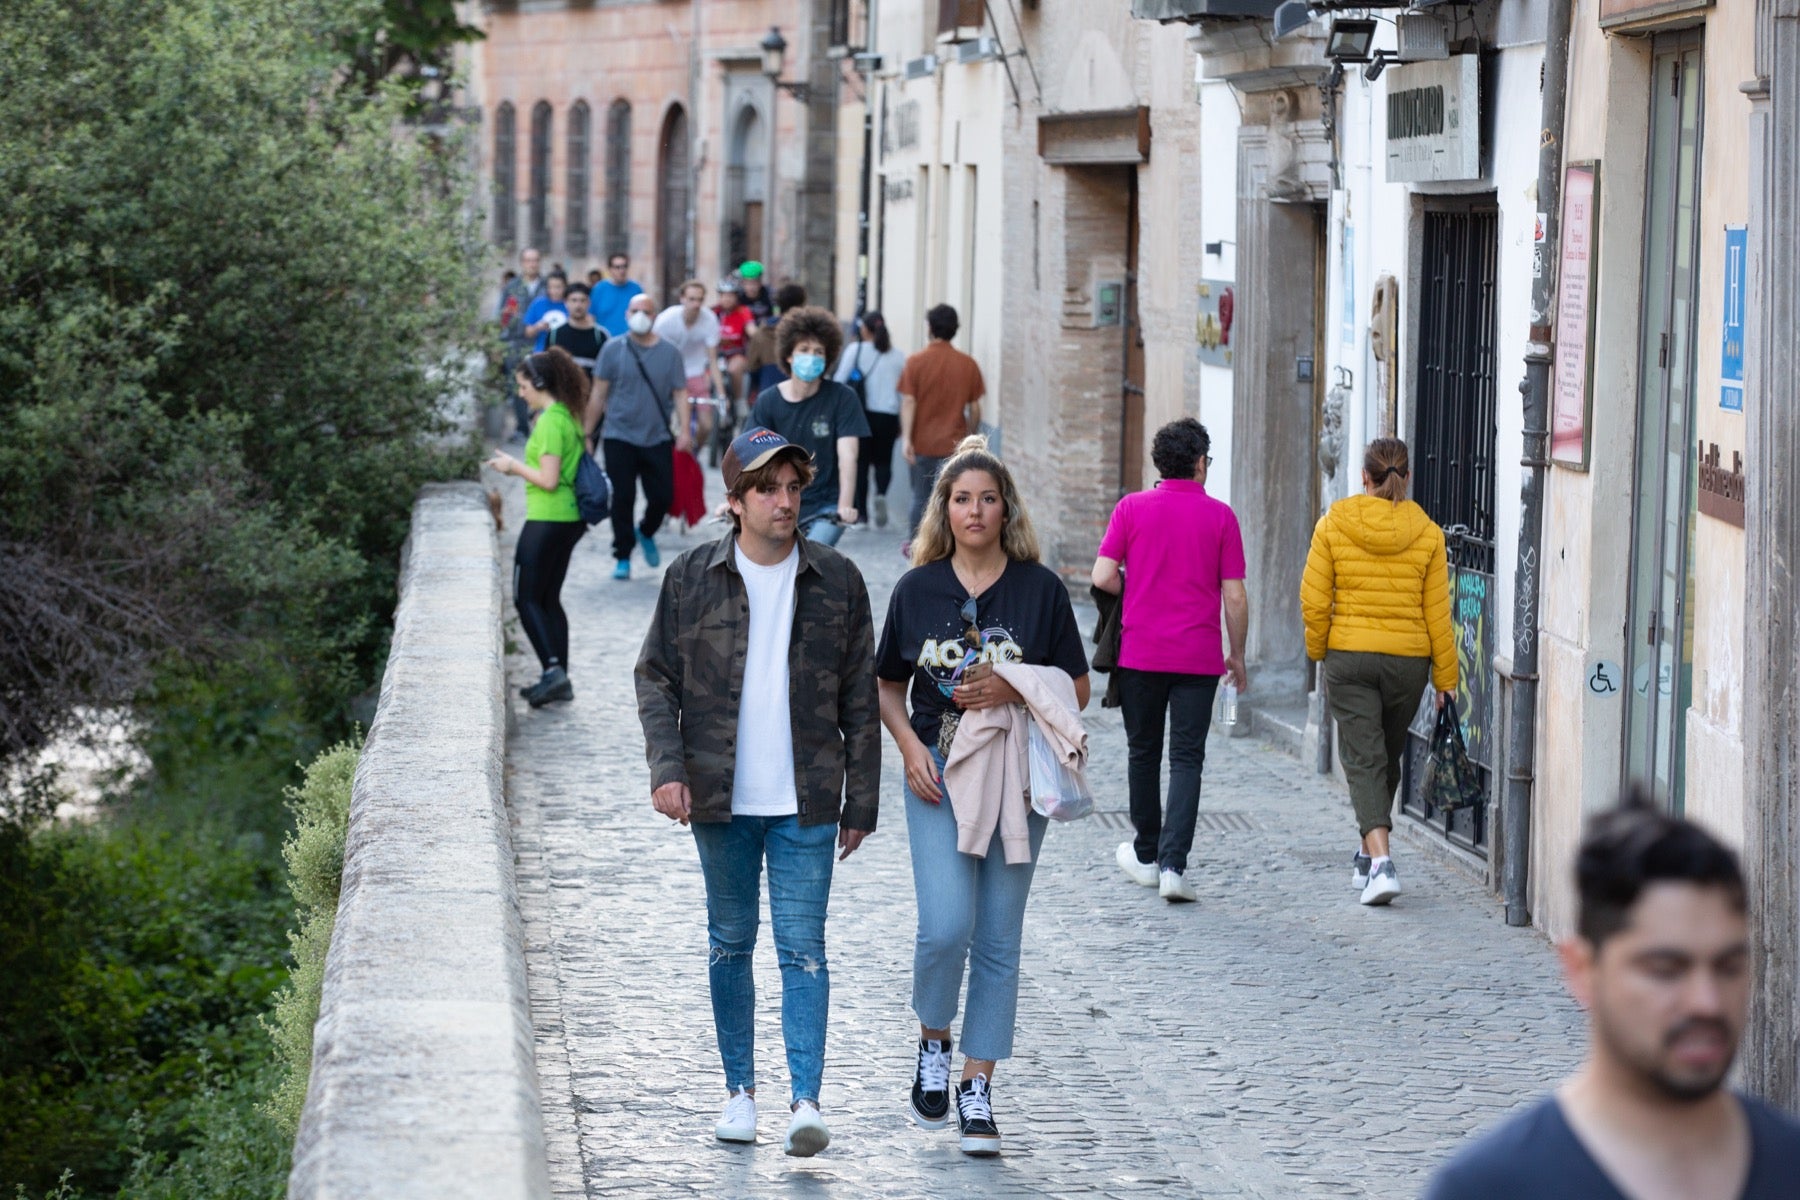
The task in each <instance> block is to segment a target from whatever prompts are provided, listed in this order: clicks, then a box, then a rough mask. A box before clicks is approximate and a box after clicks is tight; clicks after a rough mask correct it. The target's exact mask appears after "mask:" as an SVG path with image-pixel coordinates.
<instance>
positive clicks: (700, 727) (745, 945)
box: [637, 428, 881, 1156]
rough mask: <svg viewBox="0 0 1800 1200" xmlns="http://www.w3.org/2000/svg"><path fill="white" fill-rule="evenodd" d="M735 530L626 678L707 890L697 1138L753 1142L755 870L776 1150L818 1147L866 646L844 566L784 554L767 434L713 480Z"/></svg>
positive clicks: (796, 470)
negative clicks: (719, 1064)
mask: <svg viewBox="0 0 1800 1200" xmlns="http://www.w3.org/2000/svg"><path fill="white" fill-rule="evenodd" d="M720 468H721V472H722V474H723V475H724V477H725V487H726V489H727V493H728V495H727V500H728V503H729V505H730V508H731V518H732V524H733V526H734V532H733V533H732V534H731V535H729V536H727V537H724V538H721V539H720V540H719V541H717V542H714V543H712V544H710V545H706V546H700V547H697V548H696V549H693V550H690V551H688V552H687V553H686V554H684V555H682V556H681V557H680V558H679V559H678V560H676V562H675V563H674V564H673V565H672V566H670V568H669V569H668V571H667V573H665V574H664V576H663V582H662V595H661V597H660V598H659V600H658V601H657V607H656V615H655V617H654V618H652V620H651V622H650V629H649V632H648V633H647V634H646V635H645V638H644V648H643V652H642V653H641V654H640V655H639V657H638V664H637V697H638V719H639V720H640V721H641V722H642V723H643V726H644V742H645V751H646V754H647V755H648V757H649V760H650V787H651V801H652V804H653V805H654V807H655V808H656V811H657V812H659V813H662V814H663V815H665V816H667V817H669V818H671V819H673V820H676V821H680V822H681V823H682V824H684V825H689V824H691V826H692V829H693V834H694V842H695V845H696V846H697V847H698V849H699V853H700V869H701V874H702V875H703V876H704V878H705V881H706V926H707V941H708V943H709V945H710V948H711V957H710V962H709V982H710V983H711V990H712V1004H713V1024H714V1026H715V1029H716V1032H717V1034H718V1040H719V1056H720V1058H721V1059H723V1061H724V1067H725V1086H726V1092H727V1097H728V1098H727V1100H726V1104H725V1111H724V1113H723V1114H722V1115H721V1117H720V1119H719V1122H718V1124H717V1125H716V1126H715V1128H714V1132H715V1133H716V1134H717V1136H718V1137H719V1138H720V1139H721V1140H723V1141H728V1142H754V1141H755V1140H756V1100H755V1096H756V1073H755V1072H756V1066H755V1038H754V1027H755V988H754V984H753V981H752V976H751V956H752V954H753V953H754V952H755V949H756V926H757V908H758V905H759V903H760V900H761V896H760V891H761V877H762V872H763V867H764V863H765V862H766V863H767V867H768V872H769V915H770V918H771V922H772V924H773V926H774V931H775V957H776V961H777V963H778V964H779V965H780V967H781V992H782V997H781V1017H782V1021H781V1024H782V1038H783V1041H785V1043H786V1046H787V1062H788V1075H789V1083H790V1088H791V1093H792V1101H791V1104H790V1111H791V1114H792V1116H791V1120H790V1123H789V1125H788V1132H787V1138H786V1141H785V1143H784V1149H785V1150H786V1151H787V1152H788V1153H789V1154H793V1155H802V1156H805V1155H812V1154H817V1153H818V1152H819V1151H820V1150H823V1149H824V1148H825V1146H826V1145H827V1143H829V1141H830V1140H831V1135H830V1133H829V1132H828V1131H827V1130H826V1127H825V1121H824V1119H823V1117H821V1116H820V1114H819V1080H820V1076H821V1075H822V1073H823V1070H824V1062H825V1024H826V1012H827V1007H828V1005H829V1001H830V994H831V983H830V975H829V972H828V971H827V969H826V963H825V913H826V907H827V903H828V901H829V898H830V891H831V871H832V865H833V852H834V850H835V851H838V854H837V861H840V862H841V861H842V860H843V859H845V858H848V857H849V856H850V854H851V852H852V851H854V850H855V849H856V848H857V847H858V846H859V845H861V844H862V840H863V838H864V836H865V835H867V834H868V833H870V832H872V831H873V830H874V828H875V810H876V803H877V798H878V796H877V793H878V791H879V787H880V780H881V741H880V730H881V726H880V717H879V710H878V703H877V700H876V690H875V630H874V625H873V622H872V621H871V619H870V615H869V593H868V589H867V587H866V586H865V585H864V583H863V578H862V574H861V573H860V572H859V571H858V570H857V569H856V565H855V564H854V563H852V562H851V561H850V560H849V559H847V558H845V557H843V556H842V555H840V554H838V553H837V552H836V551H835V550H832V549H831V548H830V547H828V546H824V545H821V544H819V543H817V542H808V541H806V540H805V539H804V538H801V537H799V514H800V494H801V492H802V490H803V489H804V488H805V487H806V485H807V483H808V482H810V481H811V479H812V474H813V471H812V462H811V459H810V458H809V456H808V455H807V453H806V451H805V450H803V449H801V448H800V447H798V446H795V445H793V444H792V443H790V442H789V441H787V439H785V438H783V437H782V436H781V435H780V434H778V433H775V432H774V431H772V430H769V429H761V428H753V429H749V430H746V431H745V432H744V433H742V434H740V435H739V436H738V437H737V439H736V440H734V441H733V442H732V443H731V448H730V449H729V450H728V451H727V452H726V453H725V456H724V458H723V460H722V461H721V463H720Z"/></svg>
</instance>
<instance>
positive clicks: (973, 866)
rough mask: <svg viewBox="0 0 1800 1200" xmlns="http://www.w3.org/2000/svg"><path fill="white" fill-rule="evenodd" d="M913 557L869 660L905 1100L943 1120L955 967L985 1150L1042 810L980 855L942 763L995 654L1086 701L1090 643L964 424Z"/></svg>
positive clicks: (966, 1108) (916, 1111) (1001, 471)
mask: <svg viewBox="0 0 1800 1200" xmlns="http://www.w3.org/2000/svg"><path fill="white" fill-rule="evenodd" d="M912 561H913V567H912V569H911V570H910V571H908V572H907V573H906V574H905V575H903V576H901V578H900V580H899V582H898V583H896V584H895V585H894V592H893V596H892V599H891V600H890V602H889V604H888V614H887V622H886V625H885V626H884V627H883V629H882V632H881V645H880V647H879V648H878V649H877V651H876V667H875V673H876V676H877V677H878V679H879V680H880V692H881V722H882V724H883V725H885V726H887V730H888V733H889V735H891V736H892V737H893V739H894V744H895V745H896V746H897V747H898V748H899V750H900V755H901V757H902V758H903V759H904V760H905V765H906V831H907V840H908V843H909V844H910V846H911V849H912V864H913V887H914V891H915V892H916V893H917V898H918V906H919V932H918V939H917V941H916V943H915V945H914V948H913V999H912V1006H913V1011H914V1013H916V1014H917V1015H918V1018H919V1051H918V1065H917V1069H916V1071H915V1073H914V1076H913V1088H912V1098H911V1102H910V1103H911V1113H912V1117H913V1120H915V1121H916V1122H918V1123H919V1124H920V1125H922V1126H924V1127H926V1128H929V1129H936V1128H941V1127H942V1126H944V1125H946V1124H948V1122H949V1117H950V1101H951V1088H950V1065H951V1063H950V1055H951V1047H952V1039H951V1034H950V1025H951V1022H952V1021H954V1020H955V1018H956V1013H957V1009H958V1001H959V1000H961V999H962V992H963V977H964V971H965V967H967V973H968V998H967V1003H966V1005H963V1024H962V1047H963V1069H962V1078H961V1080H960V1082H959V1083H958V1084H957V1086H956V1089H955V1092H956V1094H955V1100H956V1110H957V1112H956V1116H957V1124H958V1127H959V1130H960V1133H961V1138H962V1149H963V1151H964V1153H967V1154H977V1155H991V1154H998V1153H999V1152H1000V1132H999V1129H998V1127H997V1126H996V1125H995V1123H994V1116H993V1102H992V1094H991V1089H992V1083H993V1078H994V1064H995V1063H996V1062H997V1061H998V1060H1000V1059H1003V1058H1007V1057H1009V1056H1010V1055H1011V1054H1012V1041H1013V1021H1014V1015H1015V1013H1016V1011H1017V1008H1018V998H1019V945H1020V941H1021V938H1022V935H1023V932H1024V925H1025V901H1026V898H1027V896H1028V895H1029V894H1030V891H1031V877H1032V871H1033V868H1034V867H1035V865H1036V862H1037V857H1038V850H1039V848H1040V847H1041V845H1042V844H1043V839H1044V828H1045V825H1046V820H1045V818H1043V817H1041V816H1038V815H1037V814H1036V813H1031V814H1029V816H1028V817H1027V821H1028V828H1029V845H1030V858H1029V859H1028V860H1027V861H1024V862H1017V863H1011V864H1009V863H1008V862H1007V857H1008V856H1007V855H1006V853H1005V852H1004V847H1003V845H1002V840H1001V832H1000V829H999V828H996V829H995V831H994V835H993V839H992V841H991V843H990V844H989V845H988V847H987V853H986V854H985V856H983V857H976V856H975V855H974V854H965V853H963V852H962V851H960V850H959V849H958V848H957V835H958V828H957V819H956V814H955V812H954V811H953V810H952V809H951V806H950V804H949V802H948V801H949V797H948V795H947V793H946V792H945V789H944V762H945V759H946V758H947V757H948V755H949V749H950V741H951V739H952V738H953V737H954V736H955V730H956V724H957V721H958V719H959V717H960V715H961V713H963V712H964V711H967V710H972V709H985V708H993V707H995V706H997V705H1002V704H1018V703H1021V702H1022V701H1021V697H1020V696H1019V693H1018V692H1017V691H1015V690H1014V689H1013V688H1012V687H1011V686H1010V685H1009V684H1007V683H1006V681H1005V680H1003V679H1002V678H1001V677H1000V676H999V675H998V674H996V673H995V672H994V670H993V664H994V663H996V662H1013V663H1027V664H1033V665H1038V666H1047V667H1056V668H1059V669H1061V670H1062V671H1064V672H1066V673H1067V674H1068V675H1069V677H1070V678H1071V679H1072V680H1073V681H1074V685H1075V695H1076V699H1077V701H1078V702H1079V703H1080V705H1081V706H1082V707H1086V705H1087V700H1088V675H1087V670H1088V665H1087V656H1086V655H1085V653H1084V652H1083V650H1082V644H1081V634H1080V632H1079V630H1078V629H1077V627H1076V624H1075V612H1074V609H1073V607H1072V606H1071V605H1070V603H1069V592H1068V589H1067V588H1066V587H1065V586H1064V585H1063V582H1062V580H1061V579H1059V578H1058V577H1057V575H1056V573H1055V572H1054V571H1052V570H1050V569H1049V568H1048V567H1046V566H1044V565H1043V563H1042V562H1040V561H1039V557H1038V541H1037V535H1036V534H1035V533H1034V532H1033V531H1032V527H1031V518H1030V516H1028V515H1027V514H1026V511H1025V505H1024V503H1023V502H1022V501H1021V500H1020V498H1019V491H1018V487H1017V485H1016V484H1015V483H1014V481H1013V476H1012V472H1011V471H1009V470H1008V469H1007V467H1006V464H1004V463H1003V462H1001V461H1000V459H999V458H998V457H996V456H995V455H994V454H992V453H991V452H990V451H989V450H988V447H987V439H986V438H983V437H978V436H977V437H969V438H965V439H963V441H962V443H961V444H960V445H959V446H957V448H956V452H955V453H954V454H953V455H952V456H951V457H950V458H948V459H947V460H945V462H944V464H943V467H942V468H941V469H940V471H939V472H938V476H937V481H936V483H935V484H934V485H933V487H932V489H931V494H930V498H929V499H928V500H927V502H926V505H925V512H924V515H923V517H922V519H921V521H920V524H919V531H918V535H917V536H916V537H914V539H913V543H912ZM909 688H910V692H911V701H912V705H911V712H910V713H909V712H908V709H907V698H908V691H909Z"/></svg>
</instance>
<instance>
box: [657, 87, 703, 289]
mask: <svg viewBox="0 0 1800 1200" xmlns="http://www.w3.org/2000/svg"><path fill="white" fill-rule="evenodd" d="M657 157H658V163H659V169H658V171H657V185H656V190H657V196H656V250H657V259H658V261H659V263H660V265H661V267H662V294H663V296H664V297H672V296H674V295H675V294H676V290H677V289H678V288H680V287H681V284H682V281H683V280H685V279H687V278H688V277H689V276H691V275H692V274H693V273H694V268H693V264H692V263H691V262H689V261H688V260H689V258H690V254H689V250H688V247H689V244H690V241H691V239H690V237H689V234H690V233H691V232H692V231H693V228H694V221H693V216H692V214H690V213H689V212H688V194H689V187H688V122H687V111H686V110H685V109H683V108H682V107H681V105H679V104H677V105H675V106H674V107H672V108H670V109H669V115H668V116H666V117H664V118H663V127H662V139H661V146H660V153H659V154H658V156H657Z"/></svg>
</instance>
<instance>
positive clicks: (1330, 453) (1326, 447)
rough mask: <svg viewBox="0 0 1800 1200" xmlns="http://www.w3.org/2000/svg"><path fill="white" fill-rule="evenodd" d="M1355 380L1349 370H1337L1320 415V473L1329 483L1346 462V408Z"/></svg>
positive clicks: (1328, 490)
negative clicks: (1339, 466)
mask: <svg viewBox="0 0 1800 1200" xmlns="http://www.w3.org/2000/svg"><path fill="white" fill-rule="evenodd" d="M1353 378H1354V377H1353V376H1352V375H1351V374H1350V372H1349V371H1348V370H1347V369H1345V368H1343V367H1339V368H1337V382H1336V383H1334V384H1332V385H1331V389H1330V390H1329V391H1327V392H1326V393H1325V408H1324V411H1323V412H1321V413H1320V414H1319V471H1320V473H1322V474H1323V475H1324V476H1325V478H1326V480H1327V481H1330V480H1334V479H1336V478H1337V469H1338V464H1339V463H1341V462H1342V461H1343V460H1344V407H1345V406H1346V405H1347V404H1349V402H1350V384H1351V381H1352V379H1353ZM1331 490H1332V489H1327V492H1328V493H1329V492H1330V491H1331Z"/></svg>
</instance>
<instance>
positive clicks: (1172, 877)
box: [1156, 869, 1200, 904]
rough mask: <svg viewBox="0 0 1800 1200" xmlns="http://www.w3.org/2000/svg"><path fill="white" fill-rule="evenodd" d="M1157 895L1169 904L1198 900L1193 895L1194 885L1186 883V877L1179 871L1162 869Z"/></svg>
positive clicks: (1197, 897)
mask: <svg viewBox="0 0 1800 1200" xmlns="http://www.w3.org/2000/svg"><path fill="white" fill-rule="evenodd" d="M1156 890H1157V894H1158V895H1160V896H1161V897H1162V898H1163V899H1164V900H1167V901H1168V902H1169V903H1170V904H1175V903H1177V902H1179V901H1183V900H1198V899H1199V898H1200V897H1199V896H1197V895H1195V893H1194V885H1193V884H1191V883H1189V882H1188V881H1187V875H1186V874H1185V873H1184V872H1181V871H1170V870H1167V869H1164V871H1163V872H1162V878H1161V881H1160V885H1159V886H1158V887H1157V889H1156Z"/></svg>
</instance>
